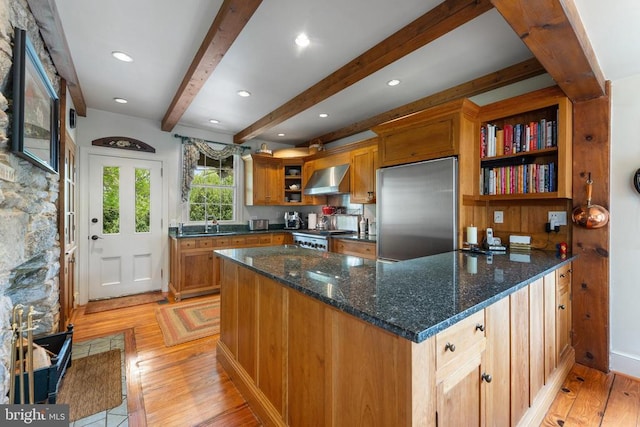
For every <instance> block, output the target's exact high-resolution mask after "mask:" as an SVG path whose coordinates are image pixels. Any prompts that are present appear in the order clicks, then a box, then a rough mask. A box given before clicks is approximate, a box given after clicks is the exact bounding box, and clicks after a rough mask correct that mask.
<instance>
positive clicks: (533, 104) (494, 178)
mask: <svg viewBox="0 0 640 427" xmlns="http://www.w3.org/2000/svg"><path fill="white" fill-rule="evenodd" d="M479 118H480V131H479V133H480V134H479V138H478V143H479V147H478V152H479V160H480V168H479V181H478V192H479V195H480V198H481V199H512V198H516V199H517V198H571V126H572V123H571V103H570V101H569V100H568V99H567V98H566V97H565V96H564V94H563V93H562V92H561V91H560V89H558V88H549V89H542V90H539V91H536V92H532V93H529V94H526V95H522V96H519V97H516V98H511V99H508V100H505V101H500V102H497V103H494V104H490V105H487V106H484V107H482V108H481V111H480V117H479Z"/></svg>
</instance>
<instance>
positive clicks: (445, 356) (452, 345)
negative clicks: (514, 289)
mask: <svg viewBox="0 0 640 427" xmlns="http://www.w3.org/2000/svg"><path fill="white" fill-rule="evenodd" d="M484 339H485V335H484V311H479V312H477V313H475V314H472V315H471V316H469V317H467V318H466V319H464V320H462V321H460V322H458V323H456V324H455V325H453V326H451V327H449V328H447V329H445V330H444V331H442V332H440V333H439V334H437V335H436V369H438V370H439V369H442V368H443V367H444V366H446V365H447V364H449V363H452V362H460V363H462V362H463V361H462V360H458V361H456V358H457V357H465V353H466V352H467V350H469V349H471V348H473V347H474V346H475V344H478V343H480V342H481V341H483V340H484Z"/></svg>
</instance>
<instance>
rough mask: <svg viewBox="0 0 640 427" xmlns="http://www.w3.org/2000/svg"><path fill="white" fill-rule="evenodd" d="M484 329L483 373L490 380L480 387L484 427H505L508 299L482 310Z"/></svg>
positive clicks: (508, 359)
mask: <svg viewBox="0 0 640 427" xmlns="http://www.w3.org/2000/svg"><path fill="white" fill-rule="evenodd" d="M485 327H486V331H485V333H486V336H487V348H486V351H485V363H484V367H485V369H484V373H486V374H487V375H490V376H491V382H490V383H487V384H486V385H485V386H484V387H485V402H486V404H485V411H486V413H485V415H486V419H487V425H492V426H508V425H510V423H511V418H510V417H511V415H510V410H509V400H510V394H509V393H510V386H511V384H510V382H511V381H510V371H509V361H510V360H511V353H510V349H509V342H510V339H509V331H510V328H509V298H503V299H501V300H500V301H498V302H496V303H494V304H491V305H490V306H489V307H487V308H486V309H485Z"/></svg>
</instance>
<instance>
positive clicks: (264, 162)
mask: <svg viewBox="0 0 640 427" xmlns="http://www.w3.org/2000/svg"><path fill="white" fill-rule="evenodd" d="M242 160H244V175H245V176H244V178H245V179H244V185H245V204H246V205H248V206H253V205H282V204H283V203H284V186H285V179H284V163H283V159H278V158H273V157H268V156H261V155H257V154H250V155H248V156H243V157H242Z"/></svg>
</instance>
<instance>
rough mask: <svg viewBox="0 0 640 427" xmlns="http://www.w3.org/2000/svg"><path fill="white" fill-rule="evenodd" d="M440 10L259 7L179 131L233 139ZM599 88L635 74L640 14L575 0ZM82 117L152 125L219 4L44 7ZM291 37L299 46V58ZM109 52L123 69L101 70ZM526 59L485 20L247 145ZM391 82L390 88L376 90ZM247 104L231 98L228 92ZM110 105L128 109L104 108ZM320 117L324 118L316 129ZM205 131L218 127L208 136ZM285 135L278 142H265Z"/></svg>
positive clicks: (517, 44)
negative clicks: (59, 34)
mask: <svg viewBox="0 0 640 427" xmlns="http://www.w3.org/2000/svg"><path fill="white" fill-rule="evenodd" d="M438 3H440V0H403V1H399V2H390V1H388V0H348V1H345V0H324V1H320V2H319V1H309V0H268V1H263V2H262V4H261V5H260V6H259V7H258V9H257V10H256V12H255V14H254V15H253V16H252V18H251V19H250V21H249V23H248V25H247V26H246V27H245V29H244V30H243V31H242V33H241V34H240V35H239V37H238V38H237V39H236V41H235V42H234V44H233V45H232V47H231V49H230V50H229V52H228V53H227V54H226V55H225V57H224V58H223V59H222V61H221V62H220V64H219V65H218V67H217V68H216V69H215V70H214V72H213V73H212V75H211V76H210V78H209V79H208V81H207V83H206V84H205V86H204V88H203V89H202V90H201V91H200V93H199V94H198V96H196V98H195V100H194V101H193V103H192V104H191V105H190V107H189V108H188V109H187V111H186V112H185V114H184V115H183V116H182V118H181V120H180V121H179V124H181V125H185V126H189V127H195V128H200V129H205V130H211V131H215V132H222V133H229V134H235V133H237V132H239V131H241V130H243V129H244V128H246V127H247V126H249V125H251V124H252V123H254V122H255V121H257V120H258V119H260V118H262V117H263V116H265V115H266V114H268V113H269V112H271V111H273V110H275V109H276V108H277V107H279V106H281V105H282V104H284V103H285V102H287V101H289V100H290V99H291V98H293V97H295V96H296V95H298V94H299V93H301V92H303V91H304V90H305V89H308V88H309V87H310V86H312V85H314V84H315V83H317V82H318V81H320V80H321V79H323V78H324V77H326V76H327V75H329V74H330V73H332V72H333V71H335V70H337V69H338V68H340V67H341V66H342V65H344V64H346V63H347V62H349V61H350V60H352V59H353V58H355V57H357V56H358V55H360V54H362V53H363V52H365V51H366V50H368V49H370V48H371V47H373V46H374V45H376V44H377V43H378V42H380V41H382V40H384V39H385V38H387V37H388V36H390V35H391V34H393V33H394V32H395V31H397V30H399V29H400V28H402V27H404V26H405V25H407V24H408V23H410V22H411V21H413V20H414V19H416V18H417V17H419V16H421V15H423V14H424V13H425V12H427V11H428V10H430V9H432V8H433V7H434V6H436V5H437V4H438ZM575 3H576V6H577V8H578V11H579V13H580V15H581V17H582V19H583V22H584V24H585V26H586V29H587V34H588V36H589V38H590V39H591V41H592V44H593V47H594V50H595V51H596V56H597V57H598V60H599V61H600V64H601V67H602V69H603V72H604V74H605V77H606V78H607V79H618V78H623V77H626V76H628V75H632V74H636V73H640V55H639V53H640V26H639V25H637V22H639V21H640V2H638V1H637V0H617V1H615V2H602V1H601V0H575ZM55 4H56V7H57V9H58V13H59V16H60V20H61V22H62V25H63V28H64V32H65V36H66V39H67V42H68V45H69V49H70V53H71V57H72V59H73V62H74V64H75V68H76V72H77V75H78V79H79V83H80V86H81V88H82V92H83V94H84V97H85V101H86V104H87V107H88V108H92V109H99V110H105V111H111V112H115V113H120V114H125V115H130V116H135V117H141V118H146V119H152V120H156V121H158V122H160V120H161V119H162V118H163V116H164V115H165V113H166V111H167V109H168V107H169V104H170V103H171V100H172V99H173V96H174V95H175V93H176V90H177V89H178V86H179V85H180V83H181V81H182V79H183V76H184V74H185V72H186V70H187V68H188V67H189V65H190V64H191V61H192V59H193V57H194V55H195V53H196V51H197V49H198V48H199V46H200V44H201V42H202V40H203V38H204V37H205V34H206V33H207V31H208V29H209V27H210V26H211V23H212V22H213V20H214V18H215V16H216V13H217V12H218V9H219V8H220V5H221V4H222V1H221V0H184V1H180V2H178V1H175V0H109V1H99V2H95V1H86V0H56V2H55ZM300 32H305V33H307V34H308V36H309V38H310V39H311V45H310V46H309V47H308V48H306V49H304V50H301V49H300V48H298V47H297V46H296V45H295V44H294V43H293V40H294V38H295V37H296V35H297V34H298V33H300ZM114 50H121V51H124V52H127V53H128V54H129V55H131V56H132V57H133V58H134V62H132V63H123V62H120V61H117V60H115V59H113V57H112V56H111V52H112V51H114ZM531 56H532V55H531V53H530V52H529V50H528V49H527V48H526V46H525V45H524V44H523V43H522V42H521V41H520V39H519V38H518V37H517V36H516V35H515V33H514V32H513V31H512V30H511V28H510V27H509V26H508V25H507V24H506V23H505V21H504V20H503V19H502V17H501V16H500V15H499V14H498V13H497V12H496V11H495V10H492V11H489V12H487V13H485V14H484V15H482V16H480V17H478V18H477V19H475V20H473V21H471V22H469V23H467V24H466V25H463V26H462V27H460V28H458V29H457V30H455V31H453V32H451V33H449V34H447V35H445V36H443V37H441V38H440V39H438V40H436V41H435V42H433V43H431V44H429V45H427V46H425V47H423V48H421V49H419V50H417V51H415V52H413V53H411V54H409V55H407V56H406V57H404V58H402V59H401V60H399V61H397V62H396V63H393V64H391V65H389V66H387V67H386V68H383V69H382V70H380V71H378V72H376V73H374V74H372V75H371V76H369V77H367V78H365V79H363V80H361V81H360V82H358V83H356V84H354V85H352V86H350V87H348V88H346V89H345V90H343V91H342V92H340V93H338V94H336V95H334V96H332V97H330V98H328V99H326V100H324V101H322V102H320V103H319V104H317V105H316V106H314V107H312V108H310V109H309V110H307V111H304V112H302V113H301V114H299V115H297V116H294V117H292V118H291V119H289V120H287V121H285V122H283V123H281V124H280V125H278V126H276V127H274V128H272V129H270V130H268V131H266V132H265V133H264V134H262V135H259V136H258V139H260V140H266V141H277V142H283V143H290V144H298V143H301V142H305V141H308V140H310V139H312V138H314V137H317V136H319V135H322V134H325V133H328V132H331V131H334V130H337V129H339V128H341V127H344V126H346V125H349V124H351V123H354V122H357V121H359V120H363V119H366V118H369V117H372V116H374V115H377V114H379V113H382V112H385V111H388V110H390V109H392V108H395V107H398V106H400V105H404V104H407V103H409V102H412V101H415V100H417V99H420V98H423V97H425V96H428V95H430V94H433V93H436V92H438V91H441V90H444V89H448V88H450V87H452V86H455V85H457V84H460V83H463V82H466V81H468V80H471V79H474V78H477V77H480V76H482V75H485V74H487V73H490V72H492V71H496V70H499V69H502V68H505V67H507V66H509V65H512V64H516V63H518V62H521V61H523V60H525V59H527V58H530V57H531ZM392 78H397V79H400V80H401V81H402V83H401V84H400V85H398V86H396V87H393V88H392V87H388V86H387V85H386V82H387V81H388V80H390V79H392ZM240 89H246V90H248V91H250V92H251V93H252V96H251V97H249V98H241V97H239V96H238V95H237V94H236V92H237V91H238V90H240ZM115 97H123V98H126V99H128V101H129V102H128V103H127V104H124V105H123V104H116V103H115V102H114V101H113V98H115ZM320 112H325V113H328V114H329V117H327V118H324V119H322V118H319V117H318V114H319V113H320ZM209 119H217V120H219V121H220V124H216V125H214V124H211V123H209ZM280 132H282V133H285V136H284V137H279V136H277V134H278V133H280Z"/></svg>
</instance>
